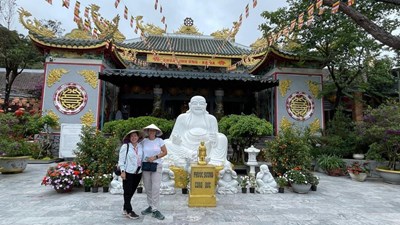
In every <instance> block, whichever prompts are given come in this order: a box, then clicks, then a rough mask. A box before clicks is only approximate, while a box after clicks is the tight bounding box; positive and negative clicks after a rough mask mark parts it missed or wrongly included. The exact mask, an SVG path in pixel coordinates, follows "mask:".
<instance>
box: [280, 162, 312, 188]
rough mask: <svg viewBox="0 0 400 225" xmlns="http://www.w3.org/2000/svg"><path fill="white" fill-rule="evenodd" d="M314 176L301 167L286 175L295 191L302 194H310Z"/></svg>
mask: <svg viewBox="0 0 400 225" xmlns="http://www.w3.org/2000/svg"><path fill="white" fill-rule="evenodd" d="M312 176H313V174H312V173H311V172H310V171H308V170H304V169H302V168H301V167H295V168H293V169H291V170H288V171H286V173H285V174H284V177H286V178H287V180H288V182H289V183H290V185H291V186H292V189H293V191H294V192H296V193H300V194H306V193H308V191H309V190H310V188H311V180H312Z"/></svg>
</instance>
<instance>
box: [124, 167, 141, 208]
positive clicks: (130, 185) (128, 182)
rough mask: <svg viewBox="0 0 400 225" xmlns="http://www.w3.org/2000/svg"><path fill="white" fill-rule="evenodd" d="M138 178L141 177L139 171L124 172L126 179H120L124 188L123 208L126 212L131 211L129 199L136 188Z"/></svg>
mask: <svg viewBox="0 0 400 225" xmlns="http://www.w3.org/2000/svg"><path fill="white" fill-rule="evenodd" d="M140 179H142V174H141V173H139V174H132V173H126V179H125V180H123V181H122V185H123V188H124V210H126V212H128V213H130V212H132V205H131V200H132V197H133V194H134V193H135V191H136V188H137V187H138V185H139V182H140Z"/></svg>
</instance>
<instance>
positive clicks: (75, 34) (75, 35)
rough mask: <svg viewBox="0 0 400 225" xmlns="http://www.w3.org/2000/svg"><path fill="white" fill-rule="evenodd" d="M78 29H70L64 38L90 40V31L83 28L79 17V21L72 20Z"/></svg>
mask: <svg viewBox="0 0 400 225" xmlns="http://www.w3.org/2000/svg"><path fill="white" fill-rule="evenodd" d="M74 21H75V23H76V25H77V26H78V28H75V29H72V30H71V32H69V33H68V34H66V35H65V38H69V39H92V38H93V37H92V35H91V34H90V31H88V30H85V28H84V26H83V20H82V18H80V17H79V20H74Z"/></svg>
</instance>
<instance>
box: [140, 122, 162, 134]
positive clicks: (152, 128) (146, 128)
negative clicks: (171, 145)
mask: <svg viewBox="0 0 400 225" xmlns="http://www.w3.org/2000/svg"><path fill="white" fill-rule="evenodd" d="M149 130H156V131H157V133H156V136H157V137H159V136H161V135H162V134H163V133H162V131H161V130H160V128H158V127H157V126H156V125H154V123H152V124H150V125H148V126H147V127H145V128H143V132H144V133H145V134H146V135H147V136H148V135H149Z"/></svg>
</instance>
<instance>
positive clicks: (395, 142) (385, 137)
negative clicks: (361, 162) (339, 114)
mask: <svg viewBox="0 0 400 225" xmlns="http://www.w3.org/2000/svg"><path fill="white" fill-rule="evenodd" d="M356 130H357V132H358V133H359V134H360V136H362V137H363V140H364V141H365V142H366V143H368V144H369V150H368V152H367V158H368V159H375V160H377V161H385V160H387V161H388V164H387V166H386V169H389V170H396V169H397V168H396V164H398V162H399V160H400V103H399V102H394V101H388V102H386V103H384V104H381V105H380V106H379V107H377V108H374V109H373V108H370V107H369V108H368V109H367V110H366V111H365V116H364V119H363V121H361V122H360V123H359V124H357V126H356Z"/></svg>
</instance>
